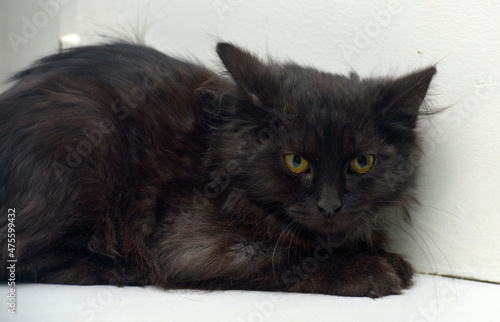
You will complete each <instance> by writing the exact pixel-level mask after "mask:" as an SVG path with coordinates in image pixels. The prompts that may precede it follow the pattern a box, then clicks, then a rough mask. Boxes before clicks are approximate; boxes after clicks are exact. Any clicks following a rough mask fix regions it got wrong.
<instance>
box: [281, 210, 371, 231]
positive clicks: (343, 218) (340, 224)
mask: <svg viewBox="0 0 500 322" xmlns="http://www.w3.org/2000/svg"><path fill="white" fill-rule="evenodd" d="M288 216H289V217H290V218H291V219H293V220H294V221H295V222H297V223H298V224H300V225H302V226H303V227H305V228H307V229H308V230H310V231H313V232H317V233H321V234H337V233H342V232H346V231H357V230H358V229H357V228H363V226H365V225H364V223H365V224H366V221H363V220H362V218H360V217H361V215H360V214H357V213H345V212H343V213H338V214H335V215H333V216H332V217H330V218H326V217H324V216H322V215H312V214H305V213H298V212H296V211H292V212H290V213H289V214H288Z"/></svg>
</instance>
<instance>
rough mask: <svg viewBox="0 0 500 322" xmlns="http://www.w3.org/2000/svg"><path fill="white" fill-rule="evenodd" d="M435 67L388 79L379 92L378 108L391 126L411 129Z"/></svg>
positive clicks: (418, 113)
mask: <svg viewBox="0 0 500 322" xmlns="http://www.w3.org/2000/svg"><path fill="white" fill-rule="evenodd" d="M435 73H436V67H434V66H431V67H427V68H425V69H422V70H418V71H416V72H413V73H411V74H408V75H406V76H403V77H401V78H398V79H395V80H392V81H390V82H389V83H388V84H387V85H386V87H385V89H384V90H382V92H381V93H380V94H381V95H380V97H379V99H378V104H377V105H378V109H379V110H380V109H381V112H382V115H383V117H384V120H386V121H387V122H389V123H390V124H391V125H392V126H393V127H397V128H400V129H409V128H410V129H413V128H414V127H415V125H416V121H417V117H418V116H419V115H420V114H422V113H421V112H420V107H421V105H422V103H423V101H424V99H425V96H426V95H427V90H428V89H429V85H430V83H431V80H432V77H433V76H434V74H435Z"/></svg>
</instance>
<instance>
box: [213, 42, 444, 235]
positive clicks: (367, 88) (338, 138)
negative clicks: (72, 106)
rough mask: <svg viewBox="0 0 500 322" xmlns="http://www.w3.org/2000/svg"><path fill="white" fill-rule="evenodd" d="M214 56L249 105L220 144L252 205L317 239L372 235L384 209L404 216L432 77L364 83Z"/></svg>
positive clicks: (229, 49)
mask: <svg viewBox="0 0 500 322" xmlns="http://www.w3.org/2000/svg"><path fill="white" fill-rule="evenodd" d="M218 52H219V55H220V56H221V58H222V60H223V62H224V63H225V65H226V67H227V68H228V70H229V72H230V73H231V75H232V76H233V78H234V79H235V81H236V82H237V83H238V84H239V86H240V88H241V89H242V91H243V92H244V93H245V96H246V99H245V100H244V101H241V102H239V104H238V106H237V108H236V110H235V117H236V120H235V121H233V122H230V123H229V124H226V126H225V127H223V134H222V137H224V140H225V142H226V143H225V144H226V149H225V150H224V151H225V152H223V154H224V155H225V160H226V161H227V162H228V161H229V160H230V161H231V162H234V163H235V164H238V165H239V166H240V172H239V174H238V177H239V178H238V185H239V186H241V187H243V188H244V189H245V191H246V193H247V196H248V197H250V198H252V199H253V200H255V201H257V202H260V203H261V204H262V205H263V206H266V205H267V206H270V205H279V206H278V207H277V208H278V209H280V210H281V211H280V213H279V215H284V217H285V218H286V219H289V220H290V221H293V222H295V223H299V224H300V225H301V226H303V227H306V228H307V229H310V230H314V231H319V232H322V233H335V232H348V231H349V232H354V231H357V230H361V231H366V230H367V229H368V230H369V229H373V228H375V225H376V223H375V222H376V221H377V220H378V218H377V217H378V216H379V214H380V213H382V212H383V210H384V209H387V208H388V207H396V208H398V207H399V208H401V207H403V208H404V207H405V206H406V201H407V199H408V196H407V194H406V192H407V189H408V187H409V186H410V185H411V183H412V179H413V171H412V169H411V168H410V167H408V165H409V164H410V158H412V157H413V156H414V153H415V152H416V149H417V148H416V138H415V133H414V127H415V122H416V118H417V115H418V113H419V107H420V105H421V104H422V101H423V99H424V97H425V94H426V91H427V88H428V86H429V83H430V80H431V78H432V76H433V74H434V73H435V69H434V67H431V68H428V69H425V70H422V71H419V72H416V73H413V74H410V75H408V76H406V77H403V78H400V79H369V80H360V79H359V78H358V77H357V76H355V75H352V76H351V77H343V76H338V75H332V74H327V73H321V72H318V71H316V70H314V69H309V68H302V67H298V66H296V65H293V64H289V65H284V66H278V65H265V64H262V63H261V62H259V61H258V60H256V59H255V58H254V57H252V56H250V55H249V54H248V53H246V52H243V51H241V50H239V49H237V48H235V47H233V46H231V45H219V47H218ZM273 209H276V207H275V208H273Z"/></svg>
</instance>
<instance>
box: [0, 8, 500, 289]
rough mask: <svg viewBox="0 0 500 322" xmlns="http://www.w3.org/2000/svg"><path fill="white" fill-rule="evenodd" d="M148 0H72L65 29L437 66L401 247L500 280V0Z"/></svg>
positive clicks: (210, 60) (209, 51) (450, 269)
mask: <svg viewBox="0 0 500 322" xmlns="http://www.w3.org/2000/svg"><path fill="white" fill-rule="evenodd" d="M42 1H43V0H42ZM45 1H48V0H45ZM61 2H62V1H61ZM9 3H11V5H12V3H14V1H10V2H9ZM16 3H18V2H16ZM144 3H145V2H143V1H139V0H135V1H132V0H128V1H98V0H86V1H83V0H74V1H71V2H70V3H68V4H65V5H61V9H62V11H61V17H60V25H59V26H60V33H61V34H63V33H67V32H76V33H78V34H79V35H80V36H81V39H82V43H83V44H87V43H94V42H96V41H99V38H98V37H96V36H95V35H96V34H97V33H108V34H109V33H110V32H109V31H110V30H111V29H115V30H118V31H124V30H125V31H126V30H130V29H127V28H130V27H132V28H133V29H134V28H135V29H137V26H146V25H149V29H148V33H147V35H146V40H147V42H148V43H149V44H151V45H153V46H154V47H156V48H157V49H160V50H162V51H164V52H167V53H170V54H174V55H176V56H183V57H188V58H192V59H197V60H199V61H200V62H203V63H204V64H207V65H210V66H213V67H220V64H218V62H217V58H216V55H215V54H214V52H213V48H214V45H215V42H216V40H217V39H223V40H225V41H234V42H237V43H238V44H240V45H242V46H244V47H246V48H248V49H250V50H252V51H254V52H256V53H258V54H259V55H260V56H262V57H266V56H268V55H269V56H271V57H275V58H280V59H287V58H288V59H292V60H294V61H297V62H299V63H303V64H306V65H311V66H315V67H317V68H320V69H323V70H327V71H330V72H334V73H347V72H349V71H350V70H355V71H357V72H358V73H359V74H361V75H364V76H367V75H385V74H400V73H404V72H406V71H408V70H411V69H413V68H417V67H421V66H425V65H428V64H436V63H437V67H438V75H437V76H436V77H435V79H434V81H433V85H432V94H433V95H432V96H431V98H432V100H431V103H432V104H433V105H434V106H436V107H444V106H451V107H450V109H449V110H448V111H446V112H444V113H442V114H440V115H438V116H435V117H433V118H432V121H431V122H430V123H429V122H425V123H422V133H423V136H424V138H425V143H426V144H425V156H424V158H423V165H422V177H421V182H420V193H419V199H420V201H421V202H422V207H420V208H418V209H416V211H415V213H414V216H413V217H414V225H413V228H406V229H409V234H406V233H404V232H402V231H400V232H399V233H397V238H395V243H394V245H393V248H395V249H397V250H399V251H401V252H403V253H404V254H406V255H407V256H408V257H409V258H410V260H411V261H412V262H413V263H414V264H415V266H416V267H417V268H418V270H419V271H421V272H438V273H439V274H446V275H455V276H462V277H467V278H475V279H480V280H488V281H496V282H500V247H499V246H500V244H499V239H500V237H498V232H499V231H500V193H499V184H500V166H499V165H498V164H499V163H500V144H499V140H500V139H499V138H500V127H499V125H500V106H499V105H500V104H499V103H498V102H500V60H499V59H500V58H499V57H500V32H499V31H500V3H498V2H495V1H493V0H490V1H487V0H485V1H476V2H473V1H468V0H458V1H453V2H452V1H445V0H436V1H430V0H422V1H403V0H400V1H397V0H377V1H371V0H370V1H369V0H364V1H323V2H321V1H312V0H310V1H300V2H299V1H294V2H292V1H272V2H271V1H265V0H252V1H249V0H211V1H196V0H171V1H168V2H164V1H160V0H150V1H149V2H147V4H144ZM0 6H2V7H3V6H4V4H1V5H0ZM17 23H19V22H18V21H17ZM2 28H5V26H3V27H2ZM16 28H18V27H16ZM45 31H47V32H48V29H44V30H43V34H44V35H45ZM111 34H113V33H111ZM38 37H40V38H38ZM53 37H54V35H53V34H51V35H50V41H53V39H52V38H53ZM36 39H37V41H38V40H40V41H41V39H42V32H40V34H39V36H37V38H36ZM33 41H35V40H33ZM45 41H46V40H45V38H44V42H45Z"/></svg>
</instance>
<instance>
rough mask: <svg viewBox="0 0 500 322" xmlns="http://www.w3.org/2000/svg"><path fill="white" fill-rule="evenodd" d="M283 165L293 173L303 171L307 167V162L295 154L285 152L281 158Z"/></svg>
mask: <svg viewBox="0 0 500 322" xmlns="http://www.w3.org/2000/svg"><path fill="white" fill-rule="evenodd" d="M283 160H284V162H285V165H286V166H287V168H288V169H290V171H292V172H293V173H297V174H298V173H303V172H306V171H307V169H309V162H307V160H306V159H304V158H303V157H301V156H300V155H297V154H285V156H284V158H283Z"/></svg>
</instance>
